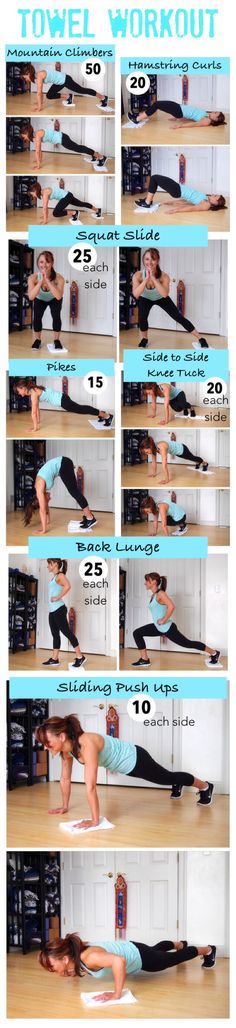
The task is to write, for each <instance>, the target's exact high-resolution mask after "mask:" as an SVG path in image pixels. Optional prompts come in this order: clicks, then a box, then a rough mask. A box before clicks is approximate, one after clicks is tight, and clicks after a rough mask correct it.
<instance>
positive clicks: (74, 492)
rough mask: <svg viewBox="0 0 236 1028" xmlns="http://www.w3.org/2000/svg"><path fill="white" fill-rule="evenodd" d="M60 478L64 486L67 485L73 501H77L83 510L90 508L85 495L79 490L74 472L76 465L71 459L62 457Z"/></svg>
mask: <svg viewBox="0 0 236 1028" xmlns="http://www.w3.org/2000/svg"><path fill="white" fill-rule="evenodd" d="M59 477H60V478H61V480H62V482H63V485H65V487H66V489H67V491H68V493H70V496H72V497H73V500H76V503H78V505H79V507H81V510H84V509H85V507H88V500H86V499H85V496H83V493H81V492H80V490H79V489H78V486H77V481H76V476H75V472H74V464H73V460H71V459H70V457H62V462H61V467H60V471H59Z"/></svg>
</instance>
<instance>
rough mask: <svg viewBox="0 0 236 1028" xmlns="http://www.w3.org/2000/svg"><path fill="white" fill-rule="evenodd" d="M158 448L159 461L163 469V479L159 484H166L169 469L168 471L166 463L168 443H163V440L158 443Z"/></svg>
mask: <svg viewBox="0 0 236 1028" xmlns="http://www.w3.org/2000/svg"><path fill="white" fill-rule="evenodd" d="M158 449H159V453H160V457H161V463H162V467H163V471H164V480H163V481H161V482H160V485H166V484H167V482H169V471H168V464H167V454H168V443H164V442H163V443H158Z"/></svg>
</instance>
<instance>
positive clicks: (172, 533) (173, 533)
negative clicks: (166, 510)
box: [171, 528, 188, 536]
mask: <svg viewBox="0 0 236 1028" xmlns="http://www.w3.org/2000/svg"><path fill="white" fill-rule="evenodd" d="M186 532H188V528H184V529H183V531H182V532H180V531H179V528H176V531H175V532H171V535H178V536H180V535H186Z"/></svg>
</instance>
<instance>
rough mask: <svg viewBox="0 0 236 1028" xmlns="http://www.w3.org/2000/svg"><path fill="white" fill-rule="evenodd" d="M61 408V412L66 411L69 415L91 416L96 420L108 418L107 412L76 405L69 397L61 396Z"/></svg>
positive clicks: (85, 405) (79, 404)
mask: <svg viewBox="0 0 236 1028" xmlns="http://www.w3.org/2000/svg"><path fill="white" fill-rule="evenodd" d="M61 406H62V408H63V410H67V411H68V412H69V413H70V414H93V415H95V417H96V418H99V417H100V418H104V419H106V418H108V417H109V415H108V413H107V411H104V410H98V407H90V406H89V404H85V403H76V402H75V400H71V398H70V396H66V394H65V393H63V394H62V399H61Z"/></svg>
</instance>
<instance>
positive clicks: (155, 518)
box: [150, 514, 158, 535]
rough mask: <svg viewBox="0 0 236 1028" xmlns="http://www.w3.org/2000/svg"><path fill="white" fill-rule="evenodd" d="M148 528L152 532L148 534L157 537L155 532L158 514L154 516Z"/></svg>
mask: <svg viewBox="0 0 236 1028" xmlns="http://www.w3.org/2000/svg"><path fill="white" fill-rule="evenodd" d="M150 528H151V529H152V531H151V532H150V535H157V530H158V514H155V515H154V518H153V523H152V524H151V525H150Z"/></svg>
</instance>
